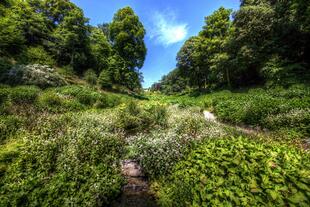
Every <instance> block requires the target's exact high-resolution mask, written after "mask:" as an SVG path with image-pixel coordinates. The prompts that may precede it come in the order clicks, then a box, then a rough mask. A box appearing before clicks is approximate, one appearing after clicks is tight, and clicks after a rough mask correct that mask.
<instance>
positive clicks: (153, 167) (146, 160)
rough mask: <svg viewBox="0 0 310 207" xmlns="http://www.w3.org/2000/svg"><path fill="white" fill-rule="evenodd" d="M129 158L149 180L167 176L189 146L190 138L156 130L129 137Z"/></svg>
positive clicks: (172, 132)
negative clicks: (139, 166)
mask: <svg viewBox="0 0 310 207" xmlns="http://www.w3.org/2000/svg"><path fill="white" fill-rule="evenodd" d="M129 141H130V148H129V149H130V151H131V152H130V153H131V157H132V158H134V159H136V160H138V162H139V163H140V165H141V166H142V167H143V170H144V171H145V173H146V174H147V175H148V176H149V177H150V178H153V179H154V178H158V177H160V176H163V175H167V174H168V173H169V172H170V170H171V169H172V168H173V166H174V165H175V164H176V163H177V161H178V160H180V159H181V158H182V157H183V156H184V154H185V151H186V149H187V147H188V146H189V144H190V137H188V136H186V135H180V134H178V133H176V132H175V131H173V130H168V131H165V130H156V131H151V132H150V133H149V134H145V133H139V134H137V135H135V136H132V137H130V139H129Z"/></svg>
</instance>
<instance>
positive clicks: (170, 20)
mask: <svg viewBox="0 0 310 207" xmlns="http://www.w3.org/2000/svg"><path fill="white" fill-rule="evenodd" d="M152 23H153V28H152V29H151V30H150V32H149V37H150V38H151V39H154V40H155V41H156V43H158V44H162V45H164V46H166V47H167V46H169V45H171V44H174V43H177V42H180V41H182V40H184V39H185V38H186V36H187V33H188V26H187V24H186V23H179V22H177V20H176V14H175V13H174V12H172V11H166V12H155V13H154V14H153V17H152Z"/></svg>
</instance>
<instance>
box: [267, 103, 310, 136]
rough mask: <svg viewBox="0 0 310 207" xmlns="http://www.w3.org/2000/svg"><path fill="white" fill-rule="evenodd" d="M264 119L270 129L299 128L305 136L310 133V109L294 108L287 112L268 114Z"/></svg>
mask: <svg viewBox="0 0 310 207" xmlns="http://www.w3.org/2000/svg"><path fill="white" fill-rule="evenodd" d="M264 121H265V123H264V125H266V126H268V128H269V129H273V130H276V129H279V128H287V129H293V130H294V129H298V131H299V133H301V134H303V136H304V137H306V136H307V135H309V134H310V109H293V110H291V111H289V112H288V113H285V114H278V115H271V116H267V117H266V118H265V119H264Z"/></svg>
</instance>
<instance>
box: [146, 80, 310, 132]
mask: <svg viewBox="0 0 310 207" xmlns="http://www.w3.org/2000/svg"><path fill="white" fill-rule="evenodd" d="M149 98H150V99H151V100H159V101H162V102H166V103H172V104H175V103H176V104H179V105H180V106H199V107H201V108H204V109H207V110H209V111H212V112H214V113H215V114H216V116H217V117H218V118H219V119H220V120H222V121H224V122H228V123H232V124H239V125H240V124H245V125H248V126H253V127H254V126H259V127H260V128H266V129H269V130H270V131H279V132H283V133H284V134H287V135H288V136H290V137H292V138H296V137H302V138H309V135H310V87H309V86H305V85H295V86H292V87H291V88H289V89H283V88H273V89H268V90H264V89H251V90H249V91H246V92H230V91H221V92H215V93H211V94H206V95H201V96H197V97H191V96H188V95H187V96H186V95H185V96H163V95H161V94H151V95H150V97H149Z"/></svg>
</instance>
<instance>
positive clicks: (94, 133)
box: [0, 114, 124, 206]
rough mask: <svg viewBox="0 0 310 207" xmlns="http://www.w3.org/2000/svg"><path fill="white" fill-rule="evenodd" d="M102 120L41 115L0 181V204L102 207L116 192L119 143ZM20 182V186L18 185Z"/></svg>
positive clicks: (86, 116)
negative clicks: (14, 160)
mask: <svg viewBox="0 0 310 207" xmlns="http://www.w3.org/2000/svg"><path fill="white" fill-rule="evenodd" d="M105 119H106V118H105V117H99V116H98V115H96V116H95V117H94V116H92V115H88V114H76V115H71V114H68V115H64V116H61V117H47V118H46V117H42V118H41V120H38V123H37V124H38V128H37V129H36V131H35V132H34V133H32V134H24V135H23V140H24V143H23V147H22V150H21V152H20V155H19V157H18V160H17V161H16V162H15V163H14V164H13V165H12V166H11V167H10V168H9V169H8V171H7V172H6V176H5V177H4V178H3V180H1V193H0V198H1V199H0V200H1V201H0V203H1V206H10V205H11V206H32V205H40V206H41V205H52V206H60V205H61V206H71V205H83V206H102V205H106V204H108V203H109V202H110V201H111V198H115V197H116V196H117V195H118V193H119V192H120V189H121V185H122V183H123V179H122V177H121V175H120V171H119V168H118V166H119V163H120V158H121V157H122V156H123V153H124V144H123V141H122V140H123V139H122V136H120V134H115V133H113V132H111V131H109V129H108V128H107V126H106V124H105ZM21 180H22V182H20V181H21Z"/></svg>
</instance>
